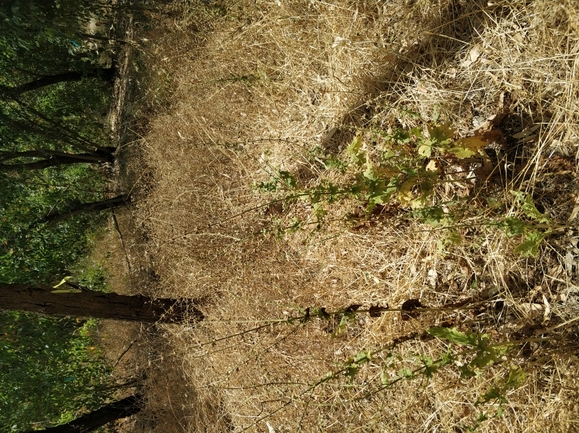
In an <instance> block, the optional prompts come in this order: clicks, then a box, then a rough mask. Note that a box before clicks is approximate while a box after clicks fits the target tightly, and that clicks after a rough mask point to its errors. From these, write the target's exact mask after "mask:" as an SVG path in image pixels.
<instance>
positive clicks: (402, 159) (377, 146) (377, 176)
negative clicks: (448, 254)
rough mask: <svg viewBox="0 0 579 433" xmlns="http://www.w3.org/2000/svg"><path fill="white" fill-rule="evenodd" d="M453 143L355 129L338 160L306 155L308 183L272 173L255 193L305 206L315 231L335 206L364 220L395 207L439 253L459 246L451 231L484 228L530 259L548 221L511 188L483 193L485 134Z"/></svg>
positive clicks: (434, 133)
mask: <svg viewBox="0 0 579 433" xmlns="http://www.w3.org/2000/svg"><path fill="white" fill-rule="evenodd" d="M455 136H456V132H455V131H454V129H453V128H451V127H450V126H448V125H428V126H427V127H425V128H424V129H423V128H418V127H416V128H410V129H404V128H390V129H388V130H382V129H377V128H374V129H367V130H360V131H358V133H357V134H356V136H355V137H354V139H353V140H352V142H351V143H350V144H349V146H348V147H347V148H346V149H345V150H344V151H343V152H342V153H340V154H338V155H325V154H324V152H323V151H322V150H321V149H320V148H316V149H315V150H314V151H313V152H311V156H312V160H313V163H314V164H315V165H316V166H318V167H319V168H321V169H322V175H321V176H320V177H319V178H318V179H316V180H315V181H310V182H309V183H301V182H300V181H299V180H298V176H296V175H295V174H294V173H292V172H290V171H288V170H276V171H273V172H271V173H270V178H269V179H268V180H266V181H263V182H261V183H259V184H257V185H256V187H257V189H258V190H259V191H261V192H263V193H268V194H270V195H272V196H273V197H275V198H274V201H275V202H283V204H284V206H286V207H288V206H291V205H292V204H294V203H297V202H305V203H306V204H307V207H308V208H309V209H310V210H311V213H312V215H313V217H314V219H315V225H316V227H317V228H318V229H319V228H321V227H322V226H323V225H324V223H325V221H326V217H327V215H328V213H329V212H330V211H331V209H332V207H333V206H336V205H337V204H338V203H346V202H348V203H350V205H351V206H358V207H359V206H360V205H361V206H362V208H363V209H364V210H365V215H366V216H370V215H371V214H373V213H375V210H376V209H377V208H378V207H384V206H395V207H396V208H397V209H398V211H399V215H401V216H403V217H405V218H411V219H414V220H417V221H419V222H421V223H424V224H427V225H430V226H435V227H437V228H438V229H444V230H445V231H446V232H447V236H446V238H447V239H446V241H444V243H446V246H448V245H452V244H457V243H460V235H459V233H458V231H457V229H459V228H464V227H483V228H484V227H487V228H495V229H499V230H501V231H502V232H503V233H504V234H505V235H506V236H508V237H517V238H519V239H520V244H519V245H518V246H517V247H516V248H515V252H517V253H519V254H521V255H525V256H536V255H537V254H538V249H539V246H540V244H541V242H542V241H543V239H545V238H546V237H547V236H549V234H551V233H552V227H551V220H550V218H549V217H548V216H547V215H544V214H542V213H541V212H539V211H538V210H537V208H536V206H535V204H534V202H533V198H532V195H531V194H529V193H526V192H522V191H517V190H514V189H513V187H512V186H510V187H509V188H511V189H509V190H508V193H507V194H502V195H501V194H497V193H496V192H494V193H492V194H491V195H488V194H487V192H486V190H485V185H486V184H487V182H488V181H489V179H490V178H491V177H492V176H493V167H492V166H493V163H492V161H491V160H490V158H489V156H488V155H487V153H486V151H485V147H486V146H488V145H489V144H490V143H491V142H492V141H493V135H492V134H491V135H484V134H481V135H475V136H471V137H466V138H455ZM485 203H487V204H486V205H485ZM489 203H490V204H489ZM306 219H308V218H301V219H300V218H299V217H293V219H292V221H291V222H289V223H288V222H287V221H286V224H285V225H284V224H283V223H282V222H281V220H280V219H278V221H277V225H276V227H277V231H278V234H280V235H283V234H284V233H287V232H292V231H295V230H299V229H303V228H306V227H307V226H309V225H310V224H311V222H310V220H309V219H308V222H306Z"/></svg>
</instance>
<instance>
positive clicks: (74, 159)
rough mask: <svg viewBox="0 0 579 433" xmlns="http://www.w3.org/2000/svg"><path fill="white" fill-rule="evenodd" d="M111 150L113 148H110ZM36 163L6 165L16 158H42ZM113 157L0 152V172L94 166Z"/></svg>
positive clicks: (37, 152)
mask: <svg viewBox="0 0 579 433" xmlns="http://www.w3.org/2000/svg"><path fill="white" fill-rule="evenodd" d="M111 149H113V148H111ZM42 157H44V158H45V159H41V160H38V161H33V162H24V163H21V164H6V163H5V162H6V161H10V160H13V159H16V158H42ZM113 160H114V156H113V155H112V153H105V152H102V155H96V154H92V153H77V154H75V153H67V152H57V151H52V150H30V151H26V152H0V171H19V170H42V169H45V168H48V167H56V166H59V165H70V164H80V163H84V164H94V163H103V162H112V161H113Z"/></svg>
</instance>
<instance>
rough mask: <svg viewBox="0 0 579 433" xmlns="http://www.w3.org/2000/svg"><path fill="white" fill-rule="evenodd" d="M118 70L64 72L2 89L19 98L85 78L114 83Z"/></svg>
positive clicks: (2, 87)
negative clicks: (53, 85)
mask: <svg viewBox="0 0 579 433" xmlns="http://www.w3.org/2000/svg"><path fill="white" fill-rule="evenodd" d="M115 72H116V69H115V68H114V67H110V68H94V69H91V70H89V71H86V72H78V71H71V72H63V73H62V74H56V75H46V76H44V77H40V78H37V79H36V80H33V81H30V82H28V83H24V84H21V85H19V86H16V87H8V86H0V88H1V89H2V90H3V91H4V92H5V93H7V94H9V95H12V96H19V95H22V94H23V93H26V92H31V91H33V90H38V89H41V88H43V87H46V86H50V85H52V84H57V83H63V82H68V81H80V80H82V79H83V77H96V78H100V79H102V80H105V81H112V79H113V78H114V76H115Z"/></svg>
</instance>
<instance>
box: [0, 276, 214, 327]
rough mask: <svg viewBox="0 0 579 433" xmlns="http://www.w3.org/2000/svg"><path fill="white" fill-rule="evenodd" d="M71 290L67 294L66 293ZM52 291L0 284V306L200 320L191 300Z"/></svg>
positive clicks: (131, 318)
mask: <svg viewBox="0 0 579 433" xmlns="http://www.w3.org/2000/svg"><path fill="white" fill-rule="evenodd" d="M73 291H74V292H75V293H70V292H73ZM62 292H65V290H52V289H51V288H46V287H38V286H31V285H25V284H2V283H0V308H1V309H4V310H18V311H28V312H33V313H41V314H48V315H56V316H72V317H94V318H97V319H115V320H127V321H135V322H149V323H154V322H162V323H179V322H183V321H185V320H187V319H189V320H193V321H199V320H203V317H204V316H203V313H202V312H201V311H199V310H198V309H197V308H195V307H194V306H193V302H192V301H191V300H176V299H167V298H160V299H153V298H147V297H145V296H142V295H137V296H125V295H118V294H116V293H103V292H91V291H78V290H71V291H70V292H66V293H62Z"/></svg>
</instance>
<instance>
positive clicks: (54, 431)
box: [26, 395, 143, 433]
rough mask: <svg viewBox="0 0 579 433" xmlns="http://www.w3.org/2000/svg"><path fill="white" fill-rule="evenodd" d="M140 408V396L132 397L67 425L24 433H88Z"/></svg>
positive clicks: (141, 401)
mask: <svg viewBox="0 0 579 433" xmlns="http://www.w3.org/2000/svg"><path fill="white" fill-rule="evenodd" d="M142 406H143V399H142V397H141V396H140V395H132V396H130V397H127V398H124V399H122V400H119V401H115V402H114V403H110V404H107V405H106V406H103V407H101V408H100V409H97V410H95V411H94V412H91V413H88V414H86V415H83V416H81V417H80V418H77V419H75V420H74V421H71V422H69V423H68V424H63V425H59V426H56V427H50V428H47V429H44V430H34V431H30V432H26V433H38V432H43V433H89V432H91V431H94V430H96V429H97V428H99V427H102V426H104V425H105V424H108V423H109V422H111V421H115V420H117V419H120V418H126V417H128V416H131V415H134V414H136V413H138V412H140V411H141V408H142Z"/></svg>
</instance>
